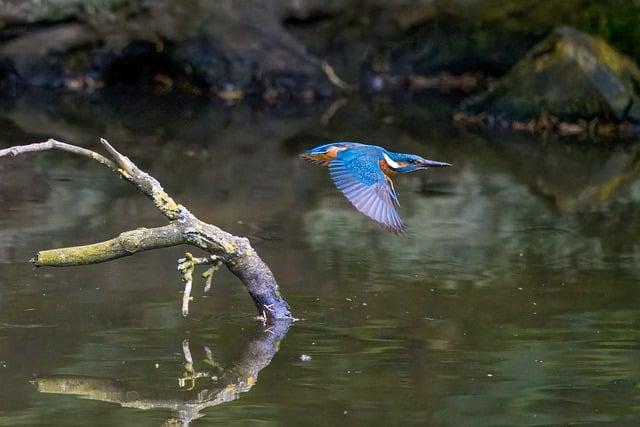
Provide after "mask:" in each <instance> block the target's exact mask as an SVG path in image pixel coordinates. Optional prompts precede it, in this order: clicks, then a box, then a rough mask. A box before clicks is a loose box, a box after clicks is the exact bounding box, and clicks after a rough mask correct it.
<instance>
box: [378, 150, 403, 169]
mask: <svg viewBox="0 0 640 427" xmlns="http://www.w3.org/2000/svg"><path fill="white" fill-rule="evenodd" d="M382 155H383V156H384V161H385V162H387V164H388V165H389V167H390V168H391V169H400V165H399V164H398V163H396V162H394V161H393V160H391V158H390V157H389V156H387V154H386V153H382Z"/></svg>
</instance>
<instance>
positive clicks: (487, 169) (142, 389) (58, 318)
mask: <svg viewBox="0 0 640 427" xmlns="http://www.w3.org/2000/svg"><path fill="white" fill-rule="evenodd" d="M123 104H124V105H123ZM338 107H339V108H338ZM450 108H451V104H449V103H448V102H446V101H444V100H440V99H438V98H436V97H434V98H432V99H425V100H421V101H420V102H417V103H413V104H411V103H407V102H402V101H393V100H384V101H369V102H366V103H364V102H349V103H346V104H345V105H342V106H341V107H340V105H339V104H338V105H334V106H333V107H329V106H328V105H327V106H321V107H314V108H309V109H307V110H299V111H282V110H277V111H265V110H252V109H251V108H249V107H245V106H236V107H230V108H225V107H220V106H217V107H216V106H211V105H205V104H198V103H194V102H190V101H185V100H180V99H176V98H171V99H165V98H151V99H149V98H145V97H140V96H137V95H136V96H132V95H130V94H118V95H114V96H112V97H109V96H105V97H103V98H100V99H97V98H96V99H80V100H78V99H64V98H59V97H58V98H51V99H46V98H44V99H43V97H42V96H40V97H34V98H33V99H28V98H24V99H21V100H19V101H16V102H14V103H11V104H6V105H3V106H2V110H1V111H2V112H1V113H0V124H1V125H2V126H0V147H6V146H9V145H12V144H18V143H28V142H34V141H39V140H43V139H45V137H47V136H55V137H59V138H63V139H65V140H67V141H69V142H74V143H78V144H81V145H85V146H93V147H95V146H96V145H95V141H96V140H97V138H98V137H99V136H105V137H107V138H108V139H110V140H111V141H112V143H114V144H115V145H116V146H118V147H120V148H121V149H122V150H123V151H124V152H125V153H127V154H128V155H129V156H131V157H132V158H134V159H135V160H136V161H137V162H138V164H139V165H140V166H141V167H143V168H146V169H147V170H149V171H150V172H152V173H153V174H154V175H155V176H156V177H157V178H158V179H160V180H161V182H162V183H163V184H164V186H165V188H167V189H168V190H169V192H170V193H171V194H173V195H174V196H175V198H176V199H177V200H178V201H180V202H182V203H184V204H185V205H187V206H188V207H190V208H191V210H192V211H193V212H194V213H196V214H197V215H198V216H200V217H201V218H202V219H204V220H207V221H210V222H213V223H215V224H218V225H220V226H222V227H224V228H226V229H228V230H230V231H232V232H234V233H236V234H242V235H246V236H249V237H250V238H251V239H252V241H253V242H254V244H255V246H256V248H257V249H258V251H259V252H260V254H261V255H262V256H263V258H264V259H265V260H266V261H267V262H268V263H269V265H270V266H271V267H272V269H273V271H274V273H275V274H276V277H277V278H278V280H279V283H280V285H281V287H282V290H283V292H284V293H285V295H286V296H287V298H288V299H289V302H290V304H291V306H292V308H293V310H294V314H295V315H296V316H297V317H300V318H303V319H304V320H302V321H300V322H297V323H295V324H293V325H292V326H291V327H290V328H289V329H288V331H287V327H286V325H281V326H279V327H277V328H275V329H271V330H267V331H265V330H264V329H263V327H262V326H261V325H260V324H259V323H258V322H256V321H255V320H254V319H253V317H254V316H255V315H256V313H255V312H254V307H253V304H252V302H251V300H250V298H249V297H248V295H247V294H246V292H245V291H244V289H243V287H242V286H241V285H240V283H239V282H238V281H237V280H236V279H235V278H234V277H233V276H231V275H230V274H229V273H227V272H222V271H221V272H219V273H218V274H217V275H216V277H215V280H214V286H213V289H212V291H211V293H209V294H208V295H207V296H206V297H203V296H202V291H201V289H202V288H201V286H202V283H201V282H198V283H196V285H195V292H194V294H195V300H194V301H193V302H192V305H191V311H192V314H191V315H190V316H189V318H187V319H184V318H182V316H181V315H180V297H181V294H180V291H181V283H180V280H179V278H178V276H177V274H176V271H175V270H176V268H175V266H176V259H177V258H178V257H179V256H180V255H181V254H182V253H183V252H184V250H185V249H184V248H171V249H165V250H160V251H153V252H149V253H144V254H141V255H137V256H135V257H133V258H129V259H123V260H119V261H115V262H111V263H107V264H102V265H97V266H90V267H78V268H65V269H39V270H35V271H34V270H33V269H32V268H31V266H30V265H29V264H28V263H27V262H26V260H27V259H28V258H29V257H31V256H32V255H33V253H34V252H35V251H36V250H37V249H43V248H49V247H56V246H63V245H74V244H82V243H88V242H92V241H96V240H100V239H106V238H109V237H112V236H114V235H117V234H118V233H119V232H121V231H124V230H126V229H129V228H134V227H138V226H154V225H160V224H163V218H162V217H161V216H160V215H159V214H158V213H157V212H156V211H155V210H154V209H153V208H152V206H151V204H150V203H149V201H148V200H146V199H145V198H144V197H142V196H141V195H140V194H138V193H136V192H135V191H134V190H133V189H132V188H130V187H129V186H128V185H127V184H126V183H124V182H122V181H121V180H118V179H116V178H115V177H114V176H112V175H110V174H109V173H108V172H106V171H103V170H102V169H101V168H100V167H99V166H98V165H97V164H94V163H91V162H89V161H85V160H83V159H77V158H73V157H70V156H69V155H65V154H56V153H48V154H40V155H35V156H31V157H28V158H23V159H13V160H6V159H5V160H2V161H0V212H1V214H0V382H1V384H2V387H1V388H0V425H161V424H163V423H177V424H179V423H180V422H181V421H182V422H185V421H187V420H193V425H218V424H220V425H224V424H229V423H233V424H246V425H254V424H262V425H281V424H284V425H327V424H328V425H341V424H347V423H348V424H352V425H439V426H498V425H502V426H511V425H531V426H533V425H536V426H537V425H568V424H584V425H612V426H624V425H637V424H636V422H637V419H638V418H639V417H640V289H639V287H638V285H639V284H640V243H639V242H638V236H639V235H640V215H639V214H640V182H639V181H638V177H639V176H640V145H638V144H633V143H630V142H626V143H617V144H611V143H603V142H587V141H577V140H574V139H569V140H554V139H544V138H542V137H540V138H538V137H531V136H527V135H522V134H498V133H496V134H491V133H480V132H473V131H469V130H466V131H464V130H461V129H457V128H454V127H451V126H450V125H449V120H448V117H450V112H451V111H450ZM334 110H335V113H333V112H334ZM340 138H349V139H357V140H365V141H368V142H370V143H375V144H380V145H384V146H386V147H388V148H391V149H394V150H397V151H409V152H416V153H421V154H425V155H428V156H429V157H431V158H434V159H437V160H443V161H449V162H451V163H453V164H454V167H452V168H449V169H448V170H437V171H432V172H428V173H416V174H412V175H409V176H404V177H400V178H398V179H396V187H397V189H398V191H399V194H400V198H401V201H402V208H401V214H402V216H403V217H404V218H405V219H406V220H407V223H408V225H409V227H410V233H409V235H408V236H406V237H403V238H398V237H395V236H393V235H391V234H387V233H385V232H383V231H381V230H380V229H379V228H377V227H376V226H375V225H372V224H371V223H370V221H368V220H367V219H366V218H364V217H362V216H361V215H359V214H358V213H357V212H356V211H355V210H354V209H352V208H351V207H350V206H349V205H348V204H347V202H346V201H345V200H344V198H343V197H342V196H341V195H340V194H339V193H338V192H337V190H335V188H334V187H333V186H332V184H331V183H330V180H329V177H328V175H327V173H326V171H325V170H323V169H322V168H320V167H313V166H310V165H306V164H301V163H300V162H299V161H298V160H297V159H296V158H295V154H296V153H297V152H299V151H301V150H303V149H305V148H308V147H310V146H313V145H314V144H317V143H320V142H322V141H325V140H330V139H340ZM189 353H190V354H191V358H192V363H191V364H186V362H185V354H186V355H187V356H188V355H189ZM302 354H306V355H309V356H311V357H312V359H311V361H307V362H303V361H301V360H300V356H301V355H302Z"/></svg>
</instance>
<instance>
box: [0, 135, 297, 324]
mask: <svg viewBox="0 0 640 427" xmlns="http://www.w3.org/2000/svg"><path fill="white" fill-rule="evenodd" d="M100 142H101V143H102V146H103V147H104V148H105V149H106V151H107V152H108V153H109V155H110V156H111V158H112V159H113V161H112V160H109V159H107V158H106V157H104V156H102V155H100V154H98V153H95V152H93V151H91V150H87V149H85V148H82V147H77V146H75V145H71V144H66V143H63V142H60V141H56V140H54V139H49V140H48V141H45V142H42V143H37V144H30V145H21V146H15V147H10V148H7V149H3V150H0V158H1V157H7V156H17V155H20V154H26V153H33V152H40V151H47V150H62V151H66V152H70V153H73V154H78V155H81V156H84V157H88V158H90V159H93V160H95V161H97V162H99V163H101V164H102V165H104V166H106V167H108V168H109V169H111V170H112V171H114V172H116V173H118V174H119V175H120V176H121V177H123V178H124V179H126V180H127V181H129V182H130V183H131V184H132V185H134V186H135V187H136V188H137V189H138V190H140V191H141V192H142V193H143V194H145V195H146V196H147V197H148V198H149V199H151V200H152V201H153V203H154V205H155V206H156V207H157V208H158V210H159V211H160V212H161V213H162V214H163V215H164V216H165V217H166V218H167V219H168V220H169V224H168V225H166V226H163V227H157V228H150V229H147V228H138V229H136V230H131V231H126V232H124V233H121V234H120V235H119V236H118V237H116V238H113V239H111V240H107V241H104V242H99V243H94V244H90V245H85V246H76V247H69V248H59V249H49V250H43V251H40V252H38V254H37V255H36V256H35V257H34V258H32V259H31V262H32V263H33V264H34V265H35V266H37V267H43V266H49V267H62V266H74V265H87V264H97V263H101V262H105V261H111V260H113V259H117V258H122V257H125V256H129V255H133V254H135V253H138V252H142V251H146V250H150V249H158V248H165V247H169V246H176V245H180V244H185V245H191V246H195V247H197V248H200V249H202V250H204V251H206V252H208V253H209V254H210V259H211V260H215V261H216V262H219V263H223V264H225V265H226V266H227V268H228V269H229V271H231V272H232V273H233V274H235V275H236V276H237V277H238V278H239V279H240V280H241V281H242V283H244V285H245V287H246V288H247V291H248V292H249V294H250V295H251V297H252V299H253V301H254V303H255V305H256V307H257V309H258V312H259V313H260V316H262V318H263V319H264V320H267V319H291V313H290V309H289V305H288V304H287V302H286V300H285V299H284V297H282V295H281V294H280V291H279V289H278V284H277V282H276V280H275V278H274V277H273V273H272V272H271V270H270V269H269V267H268V266H267V265H266V264H265V263H264V261H262V259H261V258H260V257H259V256H258V255H257V254H256V252H255V250H254V249H253V248H252V247H251V244H250V243H249V240H248V239H246V238H243V237H238V236H234V235H232V234H230V233H227V232H226V231H224V230H221V229H220V228H218V227H216V226H215V225H212V224H208V223H206V222H203V221H201V220H199V219H198V218H196V217H195V216H194V215H193V214H192V213H191V212H190V211H189V210H188V209H186V208H185V207H184V206H182V205H179V204H178V203H176V202H175V201H174V200H173V198H171V196H169V195H168V194H167V193H166V192H165V191H164V189H163V188H162V186H161V185H160V183H159V182H158V181H157V180H156V179H155V178H154V177H152V176H151V175H149V174H148V173H146V172H144V171H142V170H140V169H139V168H138V167H137V166H136V165H135V164H134V163H133V162H132V161H131V160H130V159H129V158H127V157H126V156H124V155H122V154H120V153H119V152H118V151H117V150H116V149H115V148H113V146H111V144H109V143H108V142H107V141H106V140H105V139H101V140H100ZM196 264H201V263H196ZM196 264H194V265H196ZM211 273H212V271H211ZM206 280H207V281H208V282H209V281H210V277H209V276H207V277H206ZM185 282H186V281H185ZM209 283H210V282H209ZM185 284H186V283H185ZM189 285H190V281H189ZM189 288H190V286H189ZM185 291H186V289H185ZM185 298H187V301H188V298H189V295H188V294H186V295H185ZM187 305H188V302H187V303H186V304H184V303H183V311H185V312H186V310H185V308H188V307H187Z"/></svg>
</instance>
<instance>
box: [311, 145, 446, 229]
mask: <svg viewBox="0 0 640 427" xmlns="http://www.w3.org/2000/svg"><path fill="white" fill-rule="evenodd" d="M300 157H302V158H303V159H305V160H307V161H310V162H312V163H318V164H321V165H323V166H327V167H329V174H330V175H331V179H333V182H334V184H335V185H336V187H338V190H340V191H341V192H342V193H343V194H344V195H345V197H346V198H347V199H348V200H349V202H351V204H352V205H353V206H354V207H355V208H356V209H357V210H358V211H360V212H361V213H363V214H365V215H366V216H368V217H369V218H371V219H373V220H374V221H376V222H377V223H379V224H380V225H381V226H382V227H384V228H385V229H387V230H389V231H391V232H393V233H395V234H402V233H404V232H405V230H406V228H407V227H406V225H405V224H404V222H402V219H400V216H399V215H398V212H397V211H396V208H395V206H394V205H397V206H400V202H399V200H398V195H397V193H396V191H395V189H394V187H393V181H392V180H391V178H392V177H393V176H394V175H396V174H399V173H409V172H413V171H415V170H418V169H429V168H442V167H447V166H451V164H449V163H445V162H437V161H434V160H428V159H425V158H422V157H420V156H418V155H415V154H404V153H394V152H393V151H389V150H387V149H385V148H382V147H378V146H377V145H367V144H361V143H358V142H342V141H341V142H332V143H329V144H324V145H320V146H318V147H315V148H312V149H310V150H307V151H305V152H304V153H302V154H301V155H300Z"/></svg>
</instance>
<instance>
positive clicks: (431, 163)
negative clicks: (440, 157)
mask: <svg viewBox="0 0 640 427" xmlns="http://www.w3.org/2000/svg"><path fill="white" fill-rule="evenodd" d="M448 166H451V163H445V162H436V161H435V160H428V159H424V160H422V161H421V162H420V168H422V169H427V168H446V167H448Z"/></svg>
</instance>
